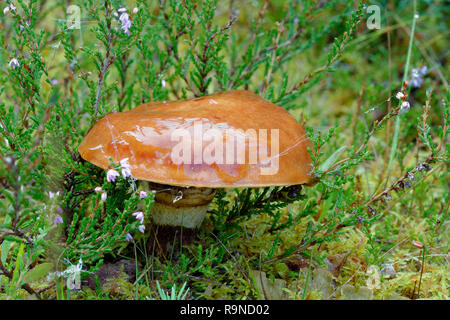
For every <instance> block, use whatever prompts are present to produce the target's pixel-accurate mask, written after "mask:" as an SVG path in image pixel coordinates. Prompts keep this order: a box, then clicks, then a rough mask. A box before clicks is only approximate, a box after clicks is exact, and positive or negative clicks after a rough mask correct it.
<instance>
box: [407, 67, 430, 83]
mask: <svg viewBox="0 0 450 320" xmlns="http://www.w3.org/2000/svg"><path fill="white" fill-rule="evenodd" d="M427 71H428V68H427V66H423V67H421V68H414V69H412V70H411V80H410V82H409V85H410V86H412V87H413V88H420V87H421V86H422V82H423V79H422V78H423V76H425V75H426V74H427Z"/></svg>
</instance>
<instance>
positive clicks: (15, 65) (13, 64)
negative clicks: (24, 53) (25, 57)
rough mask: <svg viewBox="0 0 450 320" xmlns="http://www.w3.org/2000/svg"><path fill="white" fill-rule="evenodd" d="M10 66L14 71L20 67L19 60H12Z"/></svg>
mask: <svg viewBox="0 0 450 320" xmlns="http://www.w3.org/2000/svg"><path fill="white" fill-rule="evenodd" d="M9 66H10V67H11V68H13V69H15V68H17V67H19V66H20V64H19V60H17V59H16V58H12V59H11V61H10V62H9Z"/></svg>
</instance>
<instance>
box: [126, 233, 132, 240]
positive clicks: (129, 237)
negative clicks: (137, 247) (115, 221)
mask: <svg viewBox="0 0 450 320" xmlns="http://www.w3.org/2000/svg"><path fill="white" fill-rule="evenodd" d="M125 240H126V241H128V242H130V241H132V240H133V236H132V235H131V234H129V233H127V234H126V236H125Z"/></svg>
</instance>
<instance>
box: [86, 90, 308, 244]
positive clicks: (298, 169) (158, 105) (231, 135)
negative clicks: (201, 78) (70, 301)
mask: <svg viewBox="0 0 450 320" xmlns="http://www.w3.org/2000/svg"><path fill="white" fill-rule="evenodd" d="M310 146H311V143H310V141H309V140H308V138H307V136H306V134H305V132H304V130H303V128H302V127H301V126H300V125H299V124H298V122H297V121H296V120H295V119H294V118H293V117H292V116H291V115H290V114H289V113H288V112H287V111H286V110H285V109H283V108H281V107H279V106H277V105H275V104H273V103H271V102H269V101H266V100H264V99H263V98H261V97H260V96H258V95H257V94H254V93H252V92H249V91H245V90H236V91H228V92H221V93H218V94H214V95H209V96H204V97H200V98H195V99H189V100H182V101H172V102H165V101H163V102H151V103H146V104H143V105H140V106H138V107H136V108H134V109H133V110H131V111H128V112H116V113H110V114H108V115H106V116H105V117H103V118H102V119H100V120H99V121H97V123H95V125H94V126H93V127H92V129H91V130H90V131H89V133H88V134H87V136H86V137H85V138H84V140H83V141H82V143H81V144H80V146H79V152H80V154H81V157H82V158H83V159H85V160H87V161H89V162H91V163H93V164H95V165H97V166H99V167H101V168H103V169H105V170H107V169H109V168H110V164H109V161H110V159H111V158H112V159H113V160H114V162H119V161H121V160H122V159H125V158H128V159H129V164H130V169H131V173H132V175H133V177H134V178H136V179H138V180H145V181H148V182H149V184H150V187H151V188H152V189H153V190H156V194H155V202H154V204H153V206H152V209H151V215H152V220H153V225H154V226H155V230H154V232H152V235H151V239H150V241H151V242H153V241H154V240H156V239H157V240H158V243H159V245H158V244H157V245H156V246H155V248H157V249H158V248H160V249H162V251H163V252H165V253H167V252H170V248H171V247H172V245H173V243H174V241H175V243H179V242H178V241H180V240H181V239H180V238H179V236H177V235H176V234H177V232H179V233H182V241H183V244H186V243H190V242H192V240H193V239H194V238H195V234H196V232H197V230H198V228H199V227H200V225H201V224H202V222H203V220H204V218H205V215H206V212H207V210H208V206H209V204H210V203H211V201H212V200H213V198H214V194H215V189H217V188H231V187H232V188H235V187H266V186H294V185H302V184H310V183H311V182H312V181H313V180H314V179H312V177H311V176H310V171H311V169H312V162H311V158H310V155H309V153H308V151H307V147H310Z"/></svg>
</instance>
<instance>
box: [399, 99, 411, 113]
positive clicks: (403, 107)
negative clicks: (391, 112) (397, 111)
mask: <svg viewBox="0 0 450 320" xmlns="http://www.w3.org/2000/svg"><path fill="white" fill-rule="evenodd" d="M410 107H411V106H410V105H409V102H408V101H403V102H402V106H401V109H402V110H403V111H405V112H407V111H409V108H410Z"/></svg>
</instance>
